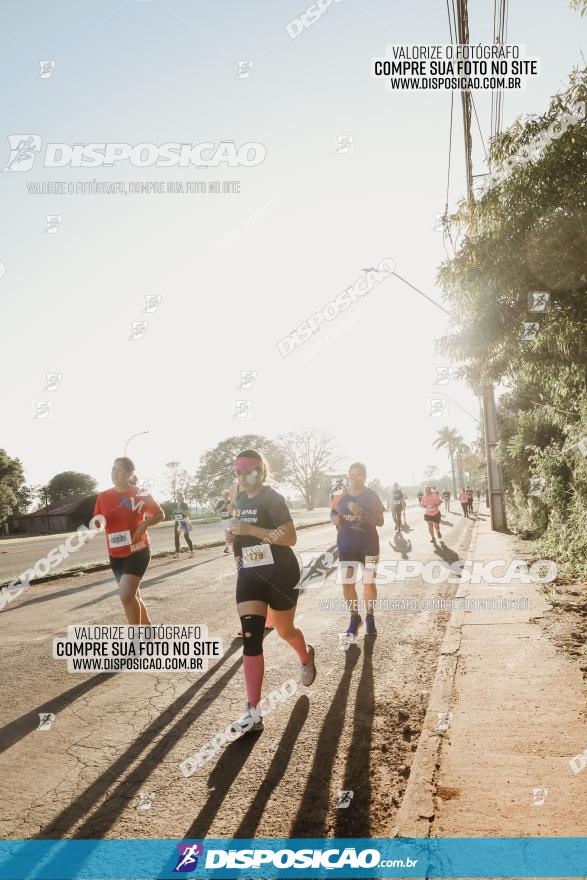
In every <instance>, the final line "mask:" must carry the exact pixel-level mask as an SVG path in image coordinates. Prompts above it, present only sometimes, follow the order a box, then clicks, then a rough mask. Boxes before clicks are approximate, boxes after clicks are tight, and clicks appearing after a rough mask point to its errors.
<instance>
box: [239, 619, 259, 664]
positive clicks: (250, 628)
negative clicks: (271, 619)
mask: <svg viewBox="0 0 587 880" xmlns="http://www.w3.org/2000/svg"><path fill="white" fill-rule="evenodd" d="M241 627H242V632H243V654H246V655H247V656H249V657H256V656H257V655H258V654H262V653H263V632H264V630H265V618H264V617H261V615H260V614H245V615H243V617H241Z"/></svg>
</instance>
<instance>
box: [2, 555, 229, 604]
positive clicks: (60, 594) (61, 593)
mask: <svg viewBox="0 0 587 880" xmlns="http://www.w3.org/2000/svg"><path fill="white" fill-rule="evenodd" d="M221 558H222V557H221V556H213V557H212V558H211V559H203V560H202V561H201V562H193V563H192V564H191V565H184V566H183V567H182V568H174V569H173V570H172V571H168V572H167V573H166V574H160V575H157V576H156V577H151V578H147V579H145V580H144V581H143V582H142V583H141V590H142V589H144V588H145V587H150V586H152V585H153V584H158V583H160V582H161V581H165V580H167V579H168V578H170V577H174V576H175V575H177V574H183V572H184V571H190V569H192V568H197V567H198V566H199V565H206V564H207V563H208V562H215V561H216V560H217V559H221ZM113 578H114V575H110V577H107V578H103V579H102V580H99V581H92V582H91V583H89V584H77V585H76V586H75V587H66V588H64V589H63V590H53V592H51V593H47V594H46V595H44V596H35V597H34V598H31V599H25V601H24V602H19V603H18V604H17V605H9V606H8V607H7V608H6V609H5V611H4V613H6V612H7V611H8V612H11V611H18V609H19V608H26V607H28V606H29V605H38V604H39V603H41V602H50V601H51V599H63V598H65V597H66V596H71V595H73V594H74V593H81V592H84V591H85V590H91V589H92V587H102V586H104V585H105V584H112V582H113ZM31 586H41V584H35V581H34V580H33V581H31ZM116 595H118V590H117V589H116V590H111V591H110V592H109V593H103V594H102V595H101V596H98V597H97V598H96V599H91V600H90V601H89V602H84V603H83V605H75V606H74V607H73V608H72V609H71V611H77V610H78V609H80V608H87V607H88V606H89V605H96V604H97V603H98V602H102V601H103V600H104V599H108V598H110V597H111V596H116Z"/></svg>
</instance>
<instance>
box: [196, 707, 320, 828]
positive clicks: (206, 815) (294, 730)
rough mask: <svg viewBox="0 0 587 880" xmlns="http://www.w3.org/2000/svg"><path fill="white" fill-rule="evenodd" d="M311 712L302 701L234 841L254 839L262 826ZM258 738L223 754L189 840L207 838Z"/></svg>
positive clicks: (233, 745) (240, 741) (242, 741)
mask: <svg viewBox="0 0 587 880" xmlns="http://www.w3.org/2000/svg"><path fill="white" fill-rule="evenodd" d="M309 710H310V701H309V700H308V698H307V697H306V696H303V697H300V698H299V699H298V700H297V702H296V704H295V706H294V708H293V711H292V713H291V716H290V718H289V720H288V722H287V725H286V728H285V730H284V732H283V735H282V737H281V740H280V742H279V745H278V746H277V749H276V751H275V756H274V758H273V760H272V761H271V766H270V767H269V770H268V772H267V775H266V776H265V779H264V780H263V782H262V783H261V784H260V785H259V787H258V788H257V790H256V793H255V796H254V798H253V800H252V803H251V805H250V806H249V808H248V810H247V812H246V813H245V815H244V816H243V818H242V819H241V822H240V824H239V826H238V828H237V829H236V831H235V832H234V834H233V835H232V837H233V839H236V838H239V837H241V838H242V837H244V838H248V837H254V836H255V832H256V830H257V828H258V827H259V822H260V821H261V819H262V818H263V814H264V812H265V808H266V806H267V803H268V801H269V798H270V797H271V795H272V794H273V792H274V791H275V789H276V788H277V786H278V785H279V783H280V782H281V780H282V778H283V776H284V775H285V771H286V770H287V767H288V765H289V762H290V760H291V757H292V754H293V750H294V746H295V743H296V740H297V738H298V736H299V734H300V731H301V729H302V727H303V726H304V724H305V722H306V719H307V717H308V712H309ZM256 740H257V737H255V736H248V737H242V738H241V739H238V740H236V741H235V742H233V743H231V744H230V745H229V746H228V748H227V749H226V750H225V751H224V752H223V753H222V757H221V758H220V760H219V761H218V764H217V765H216V767H215V768H214V770H213V771H212V773H211V775H210V780H209V783H208V784H209V787H210V788H211V789H212V791H211V792H210V794H209V795H208V799H207V801H206V803H205V804H204V805H203V806H202V808H201V810H200V812H199V813H198V815H197V816H196V818H195V819H194V821H193V823H192V825H191V827H190V828H189V829H188V831H187V832H186V834H185V835H184V836H185V838H187V839H193V838H198V839H199V838H204V837H206V835H207V833H208V831H209V830H210V826H211V825H212V822H213V821H214V817H215V816H216V815H217V813H218V810H219V809H220V807H221V805H222V803H223V802H224V799H225V797H226V795H227V794H228V792H229V791H230V788H231V786H232V784H233V783H234V781H235V779H236V778H237V776H238V774H239V773H240V771H241V769H242V767H243V766H244V764H245V761H246V760H247V758H248V757H249V755H250V753H251V751H252V748H253V746H254V745H255V742H256Z"/></svg>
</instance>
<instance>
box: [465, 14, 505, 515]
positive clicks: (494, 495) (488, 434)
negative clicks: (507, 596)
mask: <svg viewBox="0 0 587 880" xmlns="http://www.w3.org/2000/svg"><path fill="white" fill-rule="evenodd" d="M457 33H458V38H459V43H460V44H461V45H468V43H469V15H468V10H467V0H457ZM461 103H462V105H463V130H464V133H465V164H466V173H467V201H468V202H469V204H473V202H474V196H473V166H472V161H471V147H472V144H471V93H470V92H468V91H461ZM476 393H478V394H479V395H480V396H481V398H482V400H483V427H484V432H485V454H486V456H487V492H488V495H489V510H490V513H491V528H492V529H493V531H494V532H505V531H506V530H507V521H506V511H505V495H504V490H503V473H502V470H501V465H500V464H499V462H498V461H497V460H496V458H495V448H496V446H497V440H498V435H497V414H496V410H495V393H494V390H493V385H489V384H486V385H484V386H483V388H482V389H479V391H478V392H476Z"/></svg>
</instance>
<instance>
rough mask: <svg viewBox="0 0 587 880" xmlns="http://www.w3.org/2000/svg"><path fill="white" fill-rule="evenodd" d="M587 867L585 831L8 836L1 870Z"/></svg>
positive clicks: (319, 873) (569, 872)
mask: <svg viewBox="0 0 587 880" xmlns="http://www.w3.org/2000/svg"><path fill="white" fill-rule="evenodd" d="M182 876H183V877H194V878H197V877H215V878H217V880H228V878H232V877H235V878H238V877H241V878H253V880H258V878H265V877H267V878H296V877H297V878H300V880H307V878H311V877H332V878H338V877H364V878H374V877H383V878H393V877H405V878H437V877H438V878H447V880H448V878H471V877H475V878H481V877H506V878H515V877H527V878H528V877H587V838H585V837H557V838H553V837H521V838H511V837H505V838H504V837H499V838H425V839H417V838H393V839H387V838H372V839H371V838H357V839H351V838H349V839H342V838H328V839H324V838H316V839H313V838H308V839H297V840H288V839H287V838H283V839H274V838H271V839H255V840H240V839H239V840H226V839H212V838H209V839H205V840H181V841H180V840H64V841H54V840H3V841H0V877H1V878H2V880H77V878H80V880H82V878H83V880H86V878H87V880H158V878H161V880H167V878H177V877H182Z"/></svg>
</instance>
